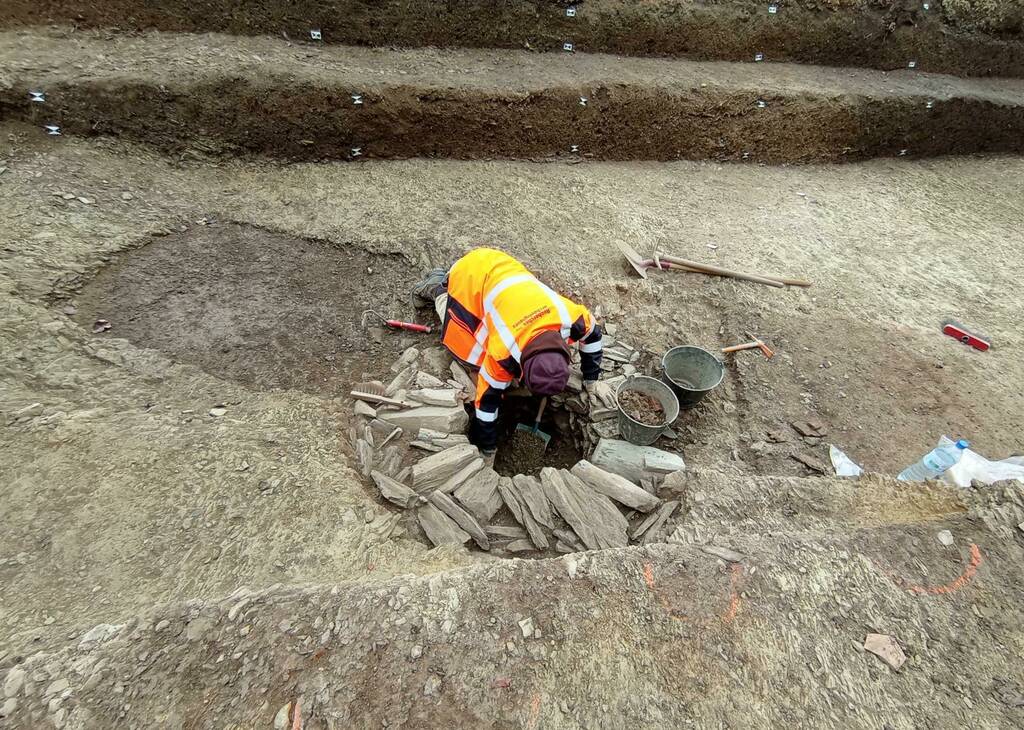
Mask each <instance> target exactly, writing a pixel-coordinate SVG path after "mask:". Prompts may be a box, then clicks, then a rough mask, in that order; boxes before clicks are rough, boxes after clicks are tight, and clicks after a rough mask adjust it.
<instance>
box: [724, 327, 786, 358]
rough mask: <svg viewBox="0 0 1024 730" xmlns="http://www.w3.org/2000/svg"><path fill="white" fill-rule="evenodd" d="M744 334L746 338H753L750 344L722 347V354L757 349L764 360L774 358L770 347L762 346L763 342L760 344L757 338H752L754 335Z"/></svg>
mask: <svg viewBox="0 0 1024 730" xmlns="http://www.w3.org/2000/svg"><path fill="white" fill-rule="evenodd" d="M746 334H747V337H753V341H752V342H744V343H743V344H742V345H732V346H731V347H723V348H722V352H723V353H726V354H728V353H730V352H740V351H741V350H754V349H758V350H760V351H761V353H762V354H763V355H764V357H765V359H766V360H771V359H772V357H774V356H775V352H774V351H773V350H772V349H771V348H770V347H768V345H766V344H764V342H762V341H761V340H760V339H758V338H757V337H754V335H752V334H750V333H749V332H747V333H746Z"/></svg>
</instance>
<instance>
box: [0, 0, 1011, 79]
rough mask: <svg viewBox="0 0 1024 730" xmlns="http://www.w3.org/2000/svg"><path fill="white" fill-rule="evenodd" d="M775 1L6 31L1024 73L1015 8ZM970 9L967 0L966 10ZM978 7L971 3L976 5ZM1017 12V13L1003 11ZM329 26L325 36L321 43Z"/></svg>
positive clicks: (27, 15) (661, 0)
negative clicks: (567, 47)
mask: <svg viewBox="0 0 1024 730" xmlns="http://www.w3.org/2000/svg"><path fill="white" fill-rule="evenodd" d="M769 4H770V3H766V2H758V1H757V0H732V1H731V2H716V3H709V4H704V3H699V2H694V3H680V2H678V0H647V1H645V2H642V3H640V2H636V1H635V0H582V1H581V2H579V3H577V4H575V5H574V6H573V7H574V10H575V13H574V14H572V15H567V13H566V9H567V6H569V5H572V3H571V0H503V2H500V3H495V2H486V1H484V0H475V1H473V0H470V1H466V0H460V2H450V1H449V0H418V1H417V2H408V0H381V1H379V2H372V3H370V2H366V0H289V2H267V1H265V0H248V1H245V2H237V0H234V1H233V0H162V1H161V2H159V3H154V2H145V1H144V0H92V1H87V2H82V1H81V0H7V1H6V2H5V3H4V7H3V8H0V27H9V28H18V27H23V26H26V25H44V24H50V23H54V22H65V23H73V24H74V25H75V26H77V27H84V28H120V29H124V30H161V31H173V32H189V33H203V32H220V33H232V34H239V35H269V36H275V37H281V36H282V35H284V36H285V37H286V38H289V39H292V40H297V41H300V42H306V43H311V44H312V43H315V44H317V45H320V44H322V43H327V44H338V43H342V44H347V45H369V46H389V47H394V46H404V47H416V46H462V47H472V48H488V47H492V48H523V47H526V48H531V49H534V50H542V51H557V50H561V49H562V47H563V44H564V43H566V42H572V43H573V44H574V46H575V47H576V48H577V49H578V50H582V51H586V52H589V53H614V54H620V55H631V56H651V55H661V56H680V57H685V58H691V59H695V60H729V61H750V60H753V58H754V54H755V53H763V54H764V55H765V57H766V58H768V59H770V60H773V61H789V62H799V63H811V64H818V65H826V66H845V67H869V68H881V69H895V68H904V67H905V66H906V65H907V62H908V61H909V60H911V59H916V60H917V61H918V63H919V64H920V68H922V69H925V70H928V71H932V72H936V73H952V74H957V75H961V76H988V75H996V76H1021V75H1024V43H1021V42H1020V35H1019V34H1020V29H1019V27H1015V24H1014V21H1013V17H1014V13H1013V11H1012V9H1011V10H1010V11H1009V12H1006V11H1005V9H1004V8H1003V7H1002V5H1003V4H1000V3H996V4H988V5H982V4H978V3H973V4H969V5H968V4H965V3H960V4H958V6H957V7H956V8H953V7H951V4H950V3H948V2H947V3H933V4H932V5H931V7H930V8H929V9H928V10H925V9H924V8H923V7H922V3H910V4H907V3H904V4H902V5H898V4H896V3H893V4H891V5H890V6H889V7H885V5H886V4H885V3H876V2H863V3H860V4H855V3H842V7H835V5H836V4H834V3H826V4H825V5H824V7H823V6H822V4H820V3H816V2H806V3H777V4H776V10H777V12H775V13H771V12H769V10H768V6H769ZM964 6H966V7H964ZM965 11H966V12H965ZM1004 16H1005V17H1004ZM313 29H317V30H319V31H320V33H321V40H319V41H312V40H311V38H310V31H311V30H313Z"/></svg>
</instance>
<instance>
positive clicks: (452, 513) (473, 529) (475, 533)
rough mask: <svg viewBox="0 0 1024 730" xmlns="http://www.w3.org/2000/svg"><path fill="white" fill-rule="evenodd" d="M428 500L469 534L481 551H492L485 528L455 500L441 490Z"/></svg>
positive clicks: (432, 494)
mask: <svg viewBox="0 0 1024 730" xmlns="http://www.w3.org/2000/svg"><path fill="white" fill-rule="evenodd" d="M427 499H428V500H430V503H431V504H432V505H434V506H435V507H437V508H438V509H439V510H441V511H442V512H444V513H445V514H446V515H448V516H449V517H451V518H452V519H453V520H455V523H456V524H457V525H458V526H459V527H461V528H462V529H463V530H465V531H466V532H467V533H469V536H470V537H472V538H473V540H474V542H476V544H477V545H479V546H480V549H481V550H490V549H491V544H490V542H489V541H488V539H487V535H486V534H485V533H484V530H483V528H482V527H480V523H478V522H477V521H476V519H474V518H473V515H471V514H469V512H467V511H466V510H464V509H462V507H460V506H459V505H457V504H456V503H455V500H453V499H452V498H451V497H449V496H448V495H447V494H445V493H444V492H442V491H440V490H438V491H435V492H432V493H431V495H430V496H429V497H427Z"/></svg>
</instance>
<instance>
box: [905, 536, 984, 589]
mask: <svg viewBox="0 0 1024 730" xmlns="http://www.w3.org/2000/svg"><path fill="white" fill-rule="evenodd" d="M981 561H982V557H981V549H980V548H979V547H978V546H977V545H975V544H974V543H973V542H972V543H971V560H970V562H969V563H968V564H967V567H966V568H964V572H963V573H961V574H960V575H959V577H957V579H956V580H954V581H951V582H949V583H946V584H945V585H942V586H936V587H934V588H932V587H929V586H909V587H908V588H907V590H908V591H910V592H911V593H917V594H918V595H921V594H927V595H929V596H945V595H947V594H949V593H952V592H953V591H955V590H959V589H960V588H963V587H964V586H965V585H967V584H968V583H970V582H971V581H972V580H973V579H974V575H975V573H977V572H978V566H979V565H981Z"/></svg>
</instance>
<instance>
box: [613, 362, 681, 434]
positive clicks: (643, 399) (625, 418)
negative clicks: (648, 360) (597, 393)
mask: <svg viewBox="0 0 1024 730" xmlns="http://www.w3.org/2000/svg"><path fill="white" fill-rule="evenodd" d="M615 399H616V401H617V403H618V406H619V433H620V434H622V437H623V438H624V439H626V440H627V441H629V442H630V443H632V444H636V445H638V446H648V445H650V444H653V443H654V442H655V441H657V440H658V437H659V436H661V434H662V433H664V432H665V429H666V428H668V427H669V424H671V423H672V422H673V421H675V420H676V418H677V417H678V416H679V401H678V399H676V396H675V393H673V392H672V389H671V388H669V387H668V386H667V385H665V384H664V383H663V382H661V381H660V380H655V379H654V378H648V377H647V376H646V375H635V376H633V377H631V378H628V379H627V380H626V382H624V383H623V384H622V385H620V386H619V389H618V390H617V391H616V392H615Z"/></svg>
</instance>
